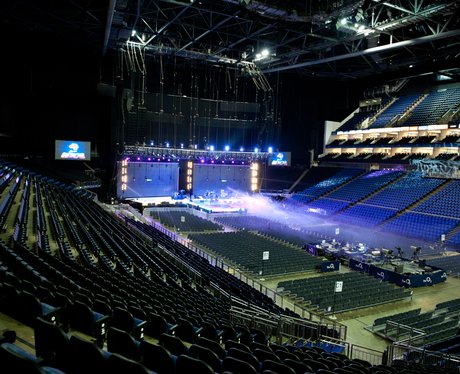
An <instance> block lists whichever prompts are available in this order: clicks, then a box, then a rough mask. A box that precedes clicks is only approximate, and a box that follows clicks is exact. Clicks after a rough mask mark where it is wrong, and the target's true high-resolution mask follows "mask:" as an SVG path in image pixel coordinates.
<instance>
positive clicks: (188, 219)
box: [151, 209, 222, 232]
mask: <svg viewBox="0 0 460 374" xmlns="http://www.w3.org/2000/svg"><path fill="white" fill-rule="evenodd" d="M151 215H152V217H154V218H155V219H158V220H159V221H160V222H161V223H162V224H164V225H166V226H168V227H171V228H175V229H177V230H180V231H185V232H190V231H216V230H222V226H220V225H218V224H216V223H214V222H212V221H209V220H206V219H204V218H201V217H198V216H196V215H194V214H191V213H190V212H187V211H184V210H179V211H177V210H171V209H168V210H161V211H160V210H155V211H151Z"/></svg>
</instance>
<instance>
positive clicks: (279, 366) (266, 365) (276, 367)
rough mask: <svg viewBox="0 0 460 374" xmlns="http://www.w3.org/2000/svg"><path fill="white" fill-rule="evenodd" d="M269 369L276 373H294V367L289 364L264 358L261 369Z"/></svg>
mask: <svg viewBox="0 0 460 374" xmlns="http://www.w3.org/2000/svg"><path fill="white" fill-rule="evenodd" d="M265 370H271V371H273V372H275V373H278V374H296V372H295V371H294V369H292V368H290V367H289V366H287V365H285V364H283V363H280V362H277V361H272V360H265V361H264V362H262V371H265Z"/></svg>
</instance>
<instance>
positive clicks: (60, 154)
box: [54, 140, 91, 161]
mask: <svg viewBox="0 0 460 374" xmlns="http://www.w3.org/2000/svg"><path fill="white" fill-rule="evenodd" d="M54 149H55V151H54V158H55V159H56V160H77V161H89V160H91V142H83V141H79V140H56V141H55V147H54Z"/></svg>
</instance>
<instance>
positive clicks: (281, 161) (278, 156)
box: [272, 152, 288, 166]
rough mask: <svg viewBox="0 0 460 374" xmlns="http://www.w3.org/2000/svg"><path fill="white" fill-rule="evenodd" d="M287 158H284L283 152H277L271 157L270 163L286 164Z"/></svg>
mask: <svg viewBox="0 0 460 374" xmlns="http://www.w3.org/2000/svg"><path fill="white" fill-rule="evenodd" d="M287 163H288V162H287V160H285V159H284V153H282V152H278V153H277V154H276V155H275V156H274V157H273V159H272V165H282V166H286V165H287Z"/></svg>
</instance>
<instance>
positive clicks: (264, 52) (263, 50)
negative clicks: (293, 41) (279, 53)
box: [260, 48, 270, 57]
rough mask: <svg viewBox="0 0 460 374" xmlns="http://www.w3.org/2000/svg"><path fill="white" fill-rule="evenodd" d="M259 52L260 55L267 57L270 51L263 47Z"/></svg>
mask: <svg viewBox="0 0 460 374" xmlns="http://www.w3.org/2000/svg"><path fill="white" fill-rule="evenodd" d="M260 54H261V55H262V57H268V55H269V54H270V51H269V50H268V49H267V48H264V49H262V51H261V52H260Z"/></svg>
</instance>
